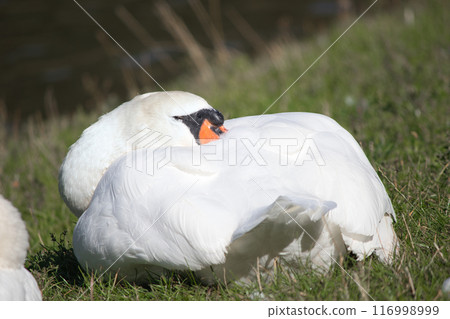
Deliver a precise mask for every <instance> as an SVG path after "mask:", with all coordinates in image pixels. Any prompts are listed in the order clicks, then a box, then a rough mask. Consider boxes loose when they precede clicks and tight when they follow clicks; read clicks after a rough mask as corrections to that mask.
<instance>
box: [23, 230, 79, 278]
mask: <svg viewBox="0 0 450 319" xmlns="http://www.w3.org/2000/svg"><path fill="white" fill-rule="evenodd" d="M66 235H67V232H66V231H64V232H62V233H61V234H60V235H59V238H56V236H55V235H54V234H50V237H51V240H52V244H51V245H49V246H44V245H42V250H41V251H40V252H38V253H37V254H35V255H32V256H29V257H28V260H27V265H26V266H27V268H28V269H29V270H31V271H36V272H40V273H47V274H48V275H49V276H51V277H52V278H54V279H55V280H56V281H57V282H66V283H69V284H73V285H77V286H83V285H84V276H85V275H86V274H85V273H84V272H83V270H82V269H81V268H80V265H79V264H78V261H77V259H76V257H75V254H74V252H73V249H72V247H70V243H69V241H68V240H67V239H66Z"/></svg>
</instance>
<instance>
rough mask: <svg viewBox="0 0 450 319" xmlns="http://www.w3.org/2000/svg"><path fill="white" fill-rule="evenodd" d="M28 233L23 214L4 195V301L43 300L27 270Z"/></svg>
mask: <svg viewBox="0 0 450 319" xmlns="http://www.w3.org/2000/svg"><path fill="white" fill-rule="evenodd" d="M27 249H28V233H27V229H26V227H25V223H24V222H23V220H22V218H21V216H20V213H19V211H18V210H17V209H16V208H15V207H14V206H13V205H12V204H11V203H10V202H9V201H7V200H6V199H4V198H3V197H2V196H1V195H0V300H42V295H41V292H40V290H39V287H38V285H37V283H36V280H35V279H34V278H33V276H32V275H31V274H30V272H29V271H28V270H26V269H25V268H24V266H23V265H24V262H25V257H26V255H27Z"/></svg>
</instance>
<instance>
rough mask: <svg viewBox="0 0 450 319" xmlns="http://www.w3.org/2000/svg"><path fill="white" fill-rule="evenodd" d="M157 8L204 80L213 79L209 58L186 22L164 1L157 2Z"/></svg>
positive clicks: (163, 21) (162, 19)
mask: <svg viewBox="0 0 450 319" xmlns="http://www.w3.org/2000/svg"><path fill="white" fill-rule="evenodd" d="M156 10H157V11H158V13H159V15H160V16H161V22H162V23H163V24H164V25H165V26H166V28H167V31H169V33H170V34H171V35H172V36H173V37H174V38H175V39H176V40H177V41H178V42H179V43H180V44H181V45H182V46H183V47H184V48H185V49H186V51H187V52H188V54H189V56H190V58H191V60H192V62H193V63H194V65H195V66H196V68H197V69H198V71H199V72H200V75H201V77H202V78H203V79H204V80H208V79H211V78H212V77H213V72H212V70H211V66H210V65H209V64H208V60H207V59H206V56H205V54H204V52H203V50H202V48H201V47H200V45H199V44H198V43H197V41H196V40H195V38H194V36H193V35H192V33H191V32H189V29H188V28H187V27H186V25H185V24H184V22H183V21H182V20H181V19H180V17H178V16H177V15H176V13H175V12H174V11H173V10H172V8H170V6H169V5H168V4H167V3H165V2H162V1H158V2H157V3H156Z"/></svg>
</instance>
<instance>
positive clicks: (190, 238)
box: [60, 92, 398, 281]
mask: <svg viewBox="0 0 450 319" xmlns="http://www.w3.org/2000/svg"><path fill="white" fill-rule="evenodd" d="M136 114H138V115H136ZM219 114H220V113H218V112H217V111H216V110H214V109H213V108H212V107H210V106H209V105H208V104H207V103H206V102H205V101H204V100H203V99H202V98H200V97H197V96H195V95H192V94H189V93H185V92H171V93H170V95H169V94H167V93H153V94H150V95H149V94H146V95H143V96H138V97H136V98H135V99H133V100H132V101H130V102H128V103H125V104H123V105H121V106H120V107H119V108H117V109H116V110H114V111H112V112H111V113H109V114H107V115H105V116H103V117H102V118H101V119H100V120H99V121H98V122H97V123H95V124H94V125H92V126H91V127H90V128H88V129H87V130H86V131H85V132H84V133H83V135H82V137H81V138H80V140H79V141H77V142H76V143H75V144H74V145H73V146H72V147H71V149H70V152H69V154H68V155H67V157H66V159H65V161H64V163H63V166H62V168H61V173H60V176H61V179H60V189H61V190H62V195H63V198H64V199H65V201H66V203H68V204H69V207H71V209H72V211H74V212H75V213H76V214H79V213H80V212H81V211H82V210H83V209H84V208H86V207H87V206H88V205H89V203H90V205H89V207H88V208H87V210H86V211H85V212H84V213H83V214H82V216H81V217H80V219H79V221H78V223H77V225H76V227H75V230H74V238H73V245H74V251H75V255H76V256H77V259H78V260H79V262H80V264H81V265H82V266H83V267H89V268H91V269H97V270H109V271H112V272H115V271H119V272H120V274H121V275H122V276H126V277H127V279H129V280H136V281H145V280H147V279H148V274H149V273H156V274H159V273H161V272H162V271H163V270H164V269H191V270H195V271H198V272H199V275H200V276H201V277H202V278H203V279H204V280H205V281H211V280H213V279H214V277H218V278H219V279H225V278H224V276H225V277H226V279H249V278H251V276H252V275H253V274H254V271H253V270H254V268H255V267H256V266H257V265H256V262H258V263H260V265H261V267H265V268H270V267H271V266H272V263H273V259H274V257H277V256H282V258H283V259H285V260H286V261H287V262H296V261H297V260H298V259H302V260H306V259H310V260H311V261H312V262H313V263H314V264H315V265H317V266H320V267H325V268H326V267H329V265H330V264H331V263H332V262H333V259H335V258H336V257H337V256H338V255H339V254H343V253H344V252H345V251H346V247H347V248H348V250H350V251H352V252H354V253H355V254H356V255H357V256H358V258H359V259H362V258H364V257H365V256H368V255H370V254H372V253H373V252H375V254H376V255H377V256H378V257H380V259H381V260H382V261H384V262H389V261H391V259H392V256H393V254H394V252H395V250H396V247H397V245H398V244H397V238H396V235H395V232H394V230H393V228H392V219H391V217H395V214H394V210H393V208H392V205H391V202H390V200H389V197H388V195H387V194H386V191H385V189H384V186H383V185H382V183H381V181H380V179H379V178H378V176H377V174H376V173H375V171H374V170H373V168H372V166H371V165H370V163H369V161H368V160H367V158H366V156H365V155H364V153H363V151H362V150H361V148H360V147H359V145H358V143H357V142H356V141H355V140H354V139H353V137H352V136H351V135H350V134H349V133H348V132H347V131H345V130H344V129H343V128H342V127H340V126H339V125H338V124H337V123H336V122H335V121H333V120H332V119H330V118H328V117H326V116H323V115H318V114H311V113H285V114H275V115H264V116H262V117H244V118H238V119H233V120H229V121H226V122H225V123H224V124H225V127H227V128H228V132H227V133H226V134H222V135H221V133H223V132H225V129H224V127H223V126H222V124H223V117H222V116H221V115H219ZM194 119H195V121H194ZM209 129H210V130H209ZM142 130H143V131H142ZM152 130H155V131H158V133H157V136H159V137H160V140H158V141H159V143H154V142H155V138H154V135H152V134H153V133H152V132H153V131H152ZM93 132H95V134H94V133H93ZM139 132H144V133H143V134H141V135H140V133H139ZM208 132H209V133H208ZM219 135H220V137H221V138H220V139H217V138H218V137H219ZM136 136H137V140H138V141H139V142H138V143H134V142H133V143H127V141H135V140H136ZM164 136H169V137H170V138H167V139H164V138H163V137H164ZM205 136H206V137H207V138H210V139H216V140H215V141H212V142H211V143H209V144H204V145H201V146H200V145H197V144H196V143H195V141H196V139H198V138H202V137H205ZM146 139H148V141H146ZM161 141H163V142H161ZM147 142H148V143H147ZM164 142H166V143H165V144H164ZM152 143H153V144H152ZM127 144H128V149H127V146H126V145H127ZM147 144H151V145H150V146H148V145H147ZM118 145H119V146H118ZM147 146H148V147H147ZM132 149H137V150H132ZM127 150H130V151H129V152H128V153H127V154H126V155H124V156H121V155H123V154H125V153H126V152H127ZM69 163H70V164H69ZM105 171H106V173H105ZM103 175H104V176H103ZM102 176H103V178H102V179H101V181H100V183H99V184H98V186H97V182H98V180H100V178H101V177H102ZM86 177H89V178H88V180H86ZM68 185H70V186H68ZM95 188H96V190H95V193H94V195H93V197H92V195H91V194H92V192H93V190H94V189H95ZM72 194H75V196H72ZM80 194H82V196H80ZM80 199H81V200H80ZM91 199H92V202H91ZM74 208H75V209H74ZM211 270H213V272H214V273H213V272H211Z"/></svg>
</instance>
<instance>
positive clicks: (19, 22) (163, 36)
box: [0, 0, 404, 127]
mask: <svg viewBox="0 0 450 319" xmlns="http://www.w3.org/2000/svg"><path fill="white" fill-rule="evenodd" d="M372 2H373V0H371V1H365V0H317V1H311V0H297V1H296V0H279V1H273V0H245V1H242V0H241V1H238V0H228V1H220V0H171V1H164V2H162V1H150V0H115V1H107V0H96V1H86V0H79V4H80V5H81V6H82V7H83V8H85V9H86V11H87V12H89V14H91V15H92V17H93V18H95V19H96V20H97V21H98V22H99V24H101V25H102V26H103V27H104V28H105V30H106V31H107V32H108V33H110V35H111V36H112V37H113V38H114V39H116V40H117V42H118V43H120V45H122V46H123V48H124V49H126V50H127V51H128V52H129V53H130V54H131V55H132V56H133V58H134V59H136V61H137V62H138V63H139V64H140V65H141V66H142V67H143V68H145V70H147V71H148V72H149V73H150V74H151V75H152V76H153V77H154V78H155V79H156V80H157V81H158V82H159V83H160V84H161V85H162V86H163V87H165V85H166V84H167V83H168V82H170V81H172V80H173V79H175V78H177V77H179V76H180V75H181V74H184V73H186V72H193V73H198V74H196V75H197V76H200V77H202V78H204V79H206V80H207V79H208V78H210V77H214V75H213V72H212V70H211V67H210V64H211V63H213V64H226V63H227V61H228V60H229V58H230V57H231V56H232V55H234V54H237V53H242V52H244V53H246V54H249V55H250V56H251V57H255V56H257V55H260V54H269V55H270V54H271V53H273V52H271V51H270V47H271V45H269V43H282V42H289V41H292V40H293V39H303V38H306V37H311V36H313V35H316V34H317V33H320V32H323V31H324V30H325V29H327V27H329V26H330V25H331V24H333V23H335V22H336V21H342V20H346V19H349V18H350V17H352V18H354V17H355V16H357V15H359V14H360V13H362V12H363V11H364V10H366V9H367V7H368V6H369V5H370V4H371V3H372ZM403 2H404V1H400V0H391V1H379V3H377V4H376V6H374V8H373V10H370V12H369V15H370V14H373V13H375V12H377V11H379V10H386V9H390V8H392V7H394V6H397V5H399V4H401V3H403ZM352 21H353V20H349V21H348V24H350V23H351V22H352ZM0 34H1V36H0V57H1V58H0V65H1V73H0V110H2V113H3V117H6V118H7V119H8V120H7V121H6V123H7V125H11V126H16V127H17V126H18V125H20V123H21V122H23V121H24V120H25V119H27V118H28V117H30V116H39V117H44V118H46V117H48V116H49V115H50V114H53V115H54V114H60V113H71V112H73V111H74V110H75V109H77V108H82V109H85V110H89V109H92V108H95V107H96V106H98V105H99V104H101V103H105V101H106V100H107V98H109V99H111V97H112V96H113V97H114V101H119V102H121V101H124V100H127V99H128V98H130V97H132V96H134V95H135V94H137V93H143V92H146V91H155V90H160V88H159V87H158V86H157V85H156V84H155V83H154V81H153V80H152V79H151V78H150V77H149V76H147V75H146V74H145V72H143V70H141V69H140V68H139V66H137V65H136V64H135V63H134V62H133V61H132V59H130V58H129V57H128V56H127V55H126V53H125V52H124V51H122V50H121V49H120V48H119V47H118V45H117V44H115V43H114V42H113V41H112V40H111V39H110V38H109V37H108V36H107V35H106V34H105V32H103V31H102V30H101V29H100V28H99V27H98V26H97V25H96V24H95V23H94V22H93V21H92V20H91V19H90V18H89V17H88V16H87V14H86V13H85V12H83V11H82V9H81V8H80V7H79V6H78V5H77V3H76V2H74V1H71V0H66V1H61V0H44V1H40V2H39V4H37V3H36V2H35V1H32V0H22V1H13V0H1V1H0Z"/></svg>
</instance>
